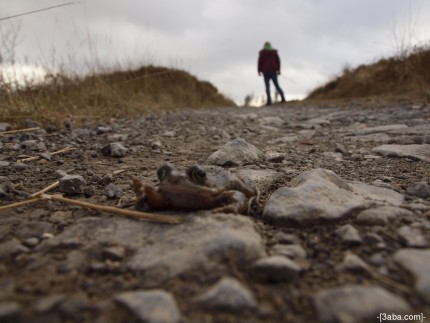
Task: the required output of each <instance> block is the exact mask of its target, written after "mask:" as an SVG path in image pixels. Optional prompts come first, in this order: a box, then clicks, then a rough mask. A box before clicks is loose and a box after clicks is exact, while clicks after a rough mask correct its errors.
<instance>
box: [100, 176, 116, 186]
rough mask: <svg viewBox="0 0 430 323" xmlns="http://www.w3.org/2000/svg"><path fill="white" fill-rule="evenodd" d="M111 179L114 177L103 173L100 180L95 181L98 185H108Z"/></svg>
mask: <svg viewBox="0 0 430 323" xmlns="http://www.w3.org/2000/svg"><path fill="white" fill-rule="evenodd" d="M113 181H114V178H113V175H112V174H105V175H103V177H102V178H101V179H100V180H98V181H97V183H98V184H100V185H108V184H110V183H112V182H113Z"/></svg>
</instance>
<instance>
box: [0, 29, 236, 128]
mask: <svg viewBox="0 0 430 323" xmlns="http://www.w3.org/2000/svg"><path fill="white" fill-rule="evenodd" d="M87 38H88V39H87V41H86V46H88V52H89V53H90V54H91V55H90V57H89V59H88V61H87V62H85V63H84V64H82V62H78V59H77V58H76V56H75V55H76V51H73V52H72V53H71V54H70V55H67V58H66V60H65V61H61V59H60V58H58V57H56V54H55V50H53V51H52V52H51V53H49V54H48V55H47V56H46V55H42V56H43V57H44V58H43V59H42V62H41V63H39V64H38V65H37V67H38V68H39V70H43V71H45V72H46V73H45V75H44V77H43V78H44V79H43V82H34V79H35V78H39V79H40V76H37V75H30V76H28V75H27V76H26V77H24V78H23V77H22V76H21V77H20V75H19V74H20V71H19V69H20V68H21V67H22V66H24V65H26V64H25V62H17V59H16V49H17V46H18V43H19V39H20V23H19V22H9V21H7V23H6V24H2V25H0V121H6V122H9V123H13V124H16V125H19V124H20V123H22V122H23V120H25V119H33V120H35V121H39V122H41V123H42V124H51V125H52V124H55V125H58V124H61V123H62V122H64V120H66V119H69V120H70V119H72V120H74V121H75V122H77V123H79V122H81V121H87V120H89V119H92V120H95V119H109V118H111V117H125V116H128V117H131V116H136V115H142V114H147V113H157V112H160V111H161V110H165V109H180V108H191V109H200V108H210V107H222V106H232V105H235V104H234V102H233V101H232V100H230V99H228V98H226V97H225V96H223V95H222V94H221V93H219V92H218V90H217V89H216V88H215V87H214V86H213V85H212V84H210V83H209V82H206V81H201V80H198V79H197V78H196V77H194V76H193V75H191V74H189V73H188V72H186V71H183V70H180V69H177V68H166V67H156V66H153V65H151V64H147V65H145V66H143V67H140V68H134V69H133V68H132V67H130V66H133V65H132V64H131V63H124V62H119V61H118V62H116V63H115V62H114V63H112V62H105V61H104V59H102V58H101V57H100V56H99V52H98V51H97V49H96V48H95V46H94V43H95V42H94V41H93V40H92V38H91V36H90V33H89V32H88V37H87ZM109 45H110V46H112V44H109ZM83 46H85V44H84V45H83ZM112 66H114V67H112ZM14 67H15V68H16V69H17V70H14ZM34 67H35V65H33V68H34ZM6 69H7V70H8V72H7V73H5V71H6ZM82 69H83V70H85V72H84V73H83V71H82Z"/></svg>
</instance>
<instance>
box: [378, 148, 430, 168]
mask: <svg viewBox="0 0 430 323" xmlns="http://www.w3.org/2000/svg"><path fill="white" fill-rule="evenodd" d="M372 152H374V153H377V154H380V155H382V156H384V157H408V158H412V159H418V160H422V161H426V162H428V163H430V144H422V145H382V146H379V147H376V148H373V149H372Z"/></svg>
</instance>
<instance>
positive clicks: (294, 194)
mask: <svg viewBox="0 0 430 323" xmlns="http://www.w3.org/2000/svg"><path fill="white" fill-rule="evenodd" d="M290 186H291V187H282V188H280V189H278V190H276V191H275V192H274V193H273V194H272V195H271V196H270V198H269V200H268V201H267V203H266V206H265V207H264V210H263V218H264V219H266V220H269V221H271V222H274V223H277V224H284V223H290V222H294V223H298V224H301V225H309V224H314V223H316V222H318V221H334V220H339V219H341V218H345V217H347V216H349V215H350V214H352V213H353V212H355V211H357V210H360V209H362V208H364V207H365V205H366V204H365V201H364V199H363V198H362V197H360V196H357V195H355V194H353V193H352V190H351V189H350V186H349V185H348V183H347V182H346V181H344V180H343V179H342V178H340V177H339V176H337V175H336V174H335V173H333V172H332V171H329V170H326V169H315V170H311V171H307V172H304V173H302V174H300V175H299V176H297V177H296V178H294V179H293V180H292V181H291V183H290Z"/></svg>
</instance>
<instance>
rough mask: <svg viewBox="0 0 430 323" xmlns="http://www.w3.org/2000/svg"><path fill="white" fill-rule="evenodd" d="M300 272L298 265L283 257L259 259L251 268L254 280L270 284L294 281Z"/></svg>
mask: <svg viewBox="0 0 430 323" xmlns="http://www.w3.org/2000/svg"><path fill="white" fill-rule="evenodd" d="M301 271H302V268H301V267H300V265H298V264H297V263H296V262H294V261H293V260H291V259H288V258H287V257H283V256H271V257H267V258H262V259H259V260H258V261H257V262H255V264H254V265H253V266H252V272H253V275H254V276H255V278H256V279H258V280H262V281H267V282H271V283H279V282H289V281H292V280H294V279H296V278H297V277H298V275H299V273H300V272H301Z"/></svg>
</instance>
